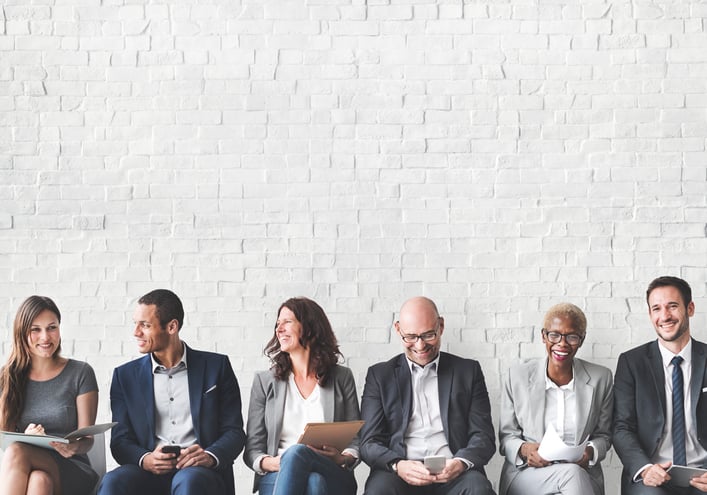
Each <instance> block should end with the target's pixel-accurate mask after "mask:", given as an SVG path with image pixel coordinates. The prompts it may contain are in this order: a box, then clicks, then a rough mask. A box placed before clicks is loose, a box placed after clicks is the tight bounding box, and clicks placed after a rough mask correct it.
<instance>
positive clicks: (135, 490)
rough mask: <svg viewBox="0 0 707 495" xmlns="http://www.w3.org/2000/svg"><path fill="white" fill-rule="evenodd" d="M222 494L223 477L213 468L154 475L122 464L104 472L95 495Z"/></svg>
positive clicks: (181, 470) (134, 466) (191, 468)
mask: <svg viewBox="0 0 707 495" xmlns="http://www.w3.org/2000/svg"><path fill="white" fill-rule="evenodd" d="M204 493H208V494H209V495H226V494H227V493H228V491H227V489H226V483H225V482H224V480H223V477H222V476H221V475H220V474H219V473H218V472H217V471H214V470H213V469H208V468H204V467H188V468H184V469H180V470H178V471H175V472H174V473H170V474H162V475H155V474H152V473H150V472H147V471H145V470H144V469H142V468H141V467H139V466H136V465H135V464H125V465H123V466H120V467H119V468H117V469H114V470H113V471H111V472H109V473H107V474H106V475H105V477H104V478H103V481H102V482H101V486H100V488H99V489H98V495H202V494H204Z"/></svg>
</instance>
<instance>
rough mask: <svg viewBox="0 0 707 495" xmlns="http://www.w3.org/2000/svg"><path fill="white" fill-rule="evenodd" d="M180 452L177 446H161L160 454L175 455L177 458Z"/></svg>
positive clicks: (180, 449)
mask: <svg viewBox="0 0 707 495" xmlns="http://www.w3.org/2000/svg"><path fill="white" fill-rule="evenodd" d="M181 451H182V448H181V447H180V446H179V445H163V446H162V452H164V453H165V454H175V455H177V456H179V453H180V452H181Z"/></svg>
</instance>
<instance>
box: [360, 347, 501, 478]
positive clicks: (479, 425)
mask: <svg viewBox="0 0 707 495" xmlns="http://www.w3.org/2000/svg"><path fill="white" fill-rule="evenodd" d="M437 380H438V386H439V407H440V413H441V416H442V425H443V427H444V432H445V435H446V437H447V441H448V442H449V448H450V450H451V451H452V453H453V454H454V456H455V457H462V458H464V459H467V460H468V461H470V462H472V463H473V466H474V469H476V470H478V471H481V472H484V466H485V465H486V463H487V462H488V461H489V459H490V458H491V456H493V454H494V452H495V451H496V443H495V440H494V431H493V422H492V420H491V406H490V404H489V397H488V392H487V391H486V383H485V381H484V375H483V373H482V372H481V367H480V366H479V363H478V362H477V361H474V360H473V359H463V358H460V357H458V356H454V355H452V354H448V353H446V352H442V353H440V358H439V368H438V370H437ZM411 414H412V378H411V376H410V368H409V366H408V364H407V360H406V359H405V355H404V354H399V355H398V356H396V357H394V358H393V359H391V360H390V361H387V362H384V363H378V364H376V365H373V366H371V367H370V368H369V369H368V375H367V376H366V385H365V387H364V389H363V398H362V399H361V419H363V420H364V421H365V423H364V425H363V428H362V430H361V458H362V459H363V461H365V462H366V464H368V465H369V466H370V467H371V470H374V469H382V470H389V469H390V468H389V465H390V463H391V462H393V461H395V460H399V459H407V448H406V446H405V442H404V437H405V430H406V429H407V426H408V423H409V421H410V415H411Z"/></svg>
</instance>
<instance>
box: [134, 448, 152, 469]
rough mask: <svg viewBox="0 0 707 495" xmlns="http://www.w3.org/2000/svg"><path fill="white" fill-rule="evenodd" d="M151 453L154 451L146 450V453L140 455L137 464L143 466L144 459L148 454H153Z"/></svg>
mask: <svg viewBox="0 0 707 495" xmlns="http://www.w3.org/2000/svg"><path fill="white" fill-rule="evenodd" d="M151 453H152V452H145V453H144V454H142V457H140V460H139V461H137V465H138V466H140V467H141V468H142V461H143V460H144V459H145V457H147V455H148V454H151Z"/></svg>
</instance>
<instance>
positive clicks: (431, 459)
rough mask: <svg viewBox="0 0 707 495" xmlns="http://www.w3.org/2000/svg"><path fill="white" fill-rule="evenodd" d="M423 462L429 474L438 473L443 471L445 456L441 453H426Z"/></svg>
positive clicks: (445, 463) (445, 461)
mask: <svg viewBox="0 0 707 495" xmlns="http://www.w3.org/2000/svg"><path fill="white" fill-rule="evenodd" d="M424 463H425V467H426V468H427V470H428V471H429V472H430V474H439V473H441V472H442V471H444V466H446V465H447V458H446V457H444V456H443V455H428V456H426V457H425V461H424Z"/></svg>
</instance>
